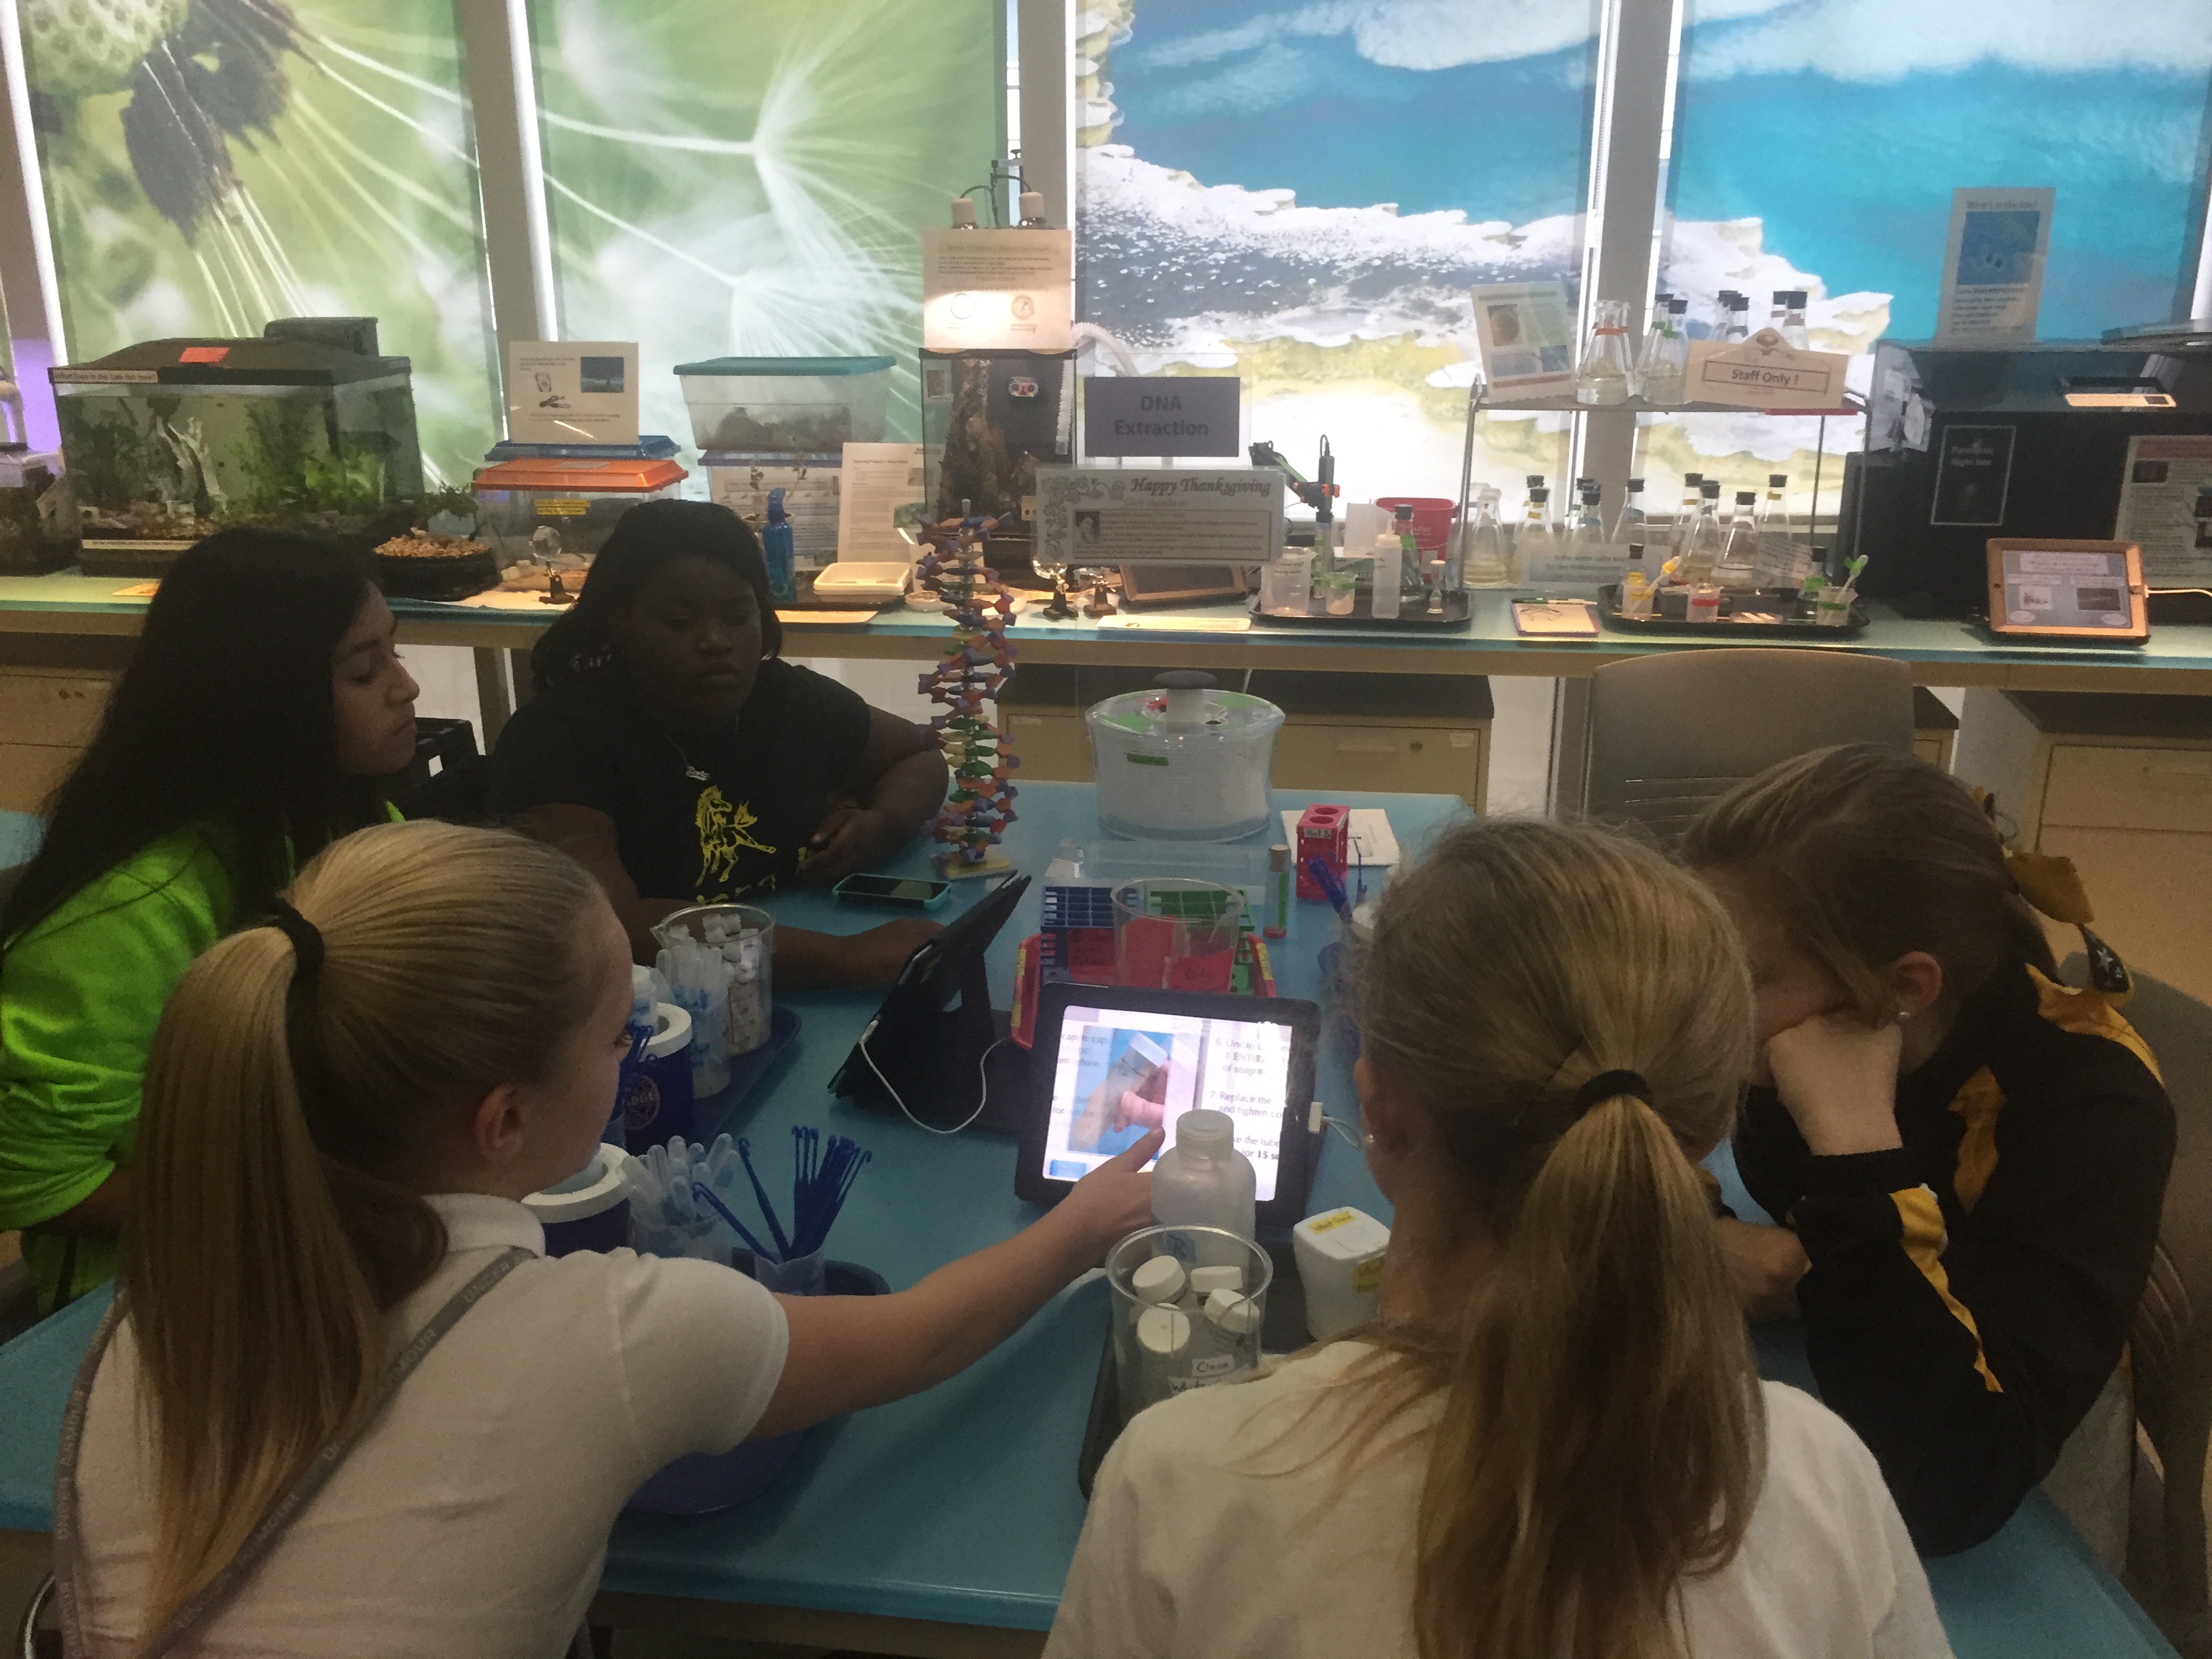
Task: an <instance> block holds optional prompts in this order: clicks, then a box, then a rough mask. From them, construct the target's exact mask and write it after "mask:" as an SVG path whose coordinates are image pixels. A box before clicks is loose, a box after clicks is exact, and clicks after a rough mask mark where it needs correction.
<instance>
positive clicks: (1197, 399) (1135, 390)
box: [1083, 374, 1244, 458]
mask: <svg viewBox="0 0 2212 1659" xmlns="http://www.w3.org/2000/svg"><path fill="white" fill-rule="evenodd" d="M1241 384H1242V383H1241V382H1240V381H1239V380H1237V377H1236V376H1235V375H1234V374H1144V375H1107V374H1094V375H1090V376H1087V377H1086V378H1085V380H1084V382H1083V453H1085V455H1088V456H1091V457H1093V458H1103V457H1109V456H1120V455H1146V456H1150V455H1161V456H1166V455H1218V456H1222V457H1225V458H1226V457H1230V456H1235V455H1241V454H1243V453H1244V452H1243V447H1242V446H1240V445H1239V444H1238V443H1237V414H1238V410H1237V392H1238V389H1239V387H1240V386H1241Z"/></svg>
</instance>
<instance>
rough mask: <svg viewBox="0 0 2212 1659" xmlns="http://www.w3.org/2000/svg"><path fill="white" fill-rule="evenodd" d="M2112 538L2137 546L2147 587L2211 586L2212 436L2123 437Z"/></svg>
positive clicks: (2176, 434)
mask: <svg viewBox="0 0 2212 1659" xmlns="http://www.w3.org/2000/svg"><path fill="white" fill-rule="evenodd" d="M2127 468H2128V471H2127V477H2126V478H2125V479H2124V481H2123V482H2122V483H2121V485H2120V515H2119V520H2118V523H2117V524H2115V525H2114V526H2113V528H2112V539H2113V540H2114V541H2116V542H2133V543H2135V544H2136V545H2137V546H2139V547H2141V548H2142V574H2143V586H2146V587H2212V436H2206V435H2197V434H2191V433H2175V434H2172V435H2166V436H2162V437H2152V436H2148V435H2137V436H2136V437H2133V438H2130V439H2129V440H2128V461H2127Z"/></svg>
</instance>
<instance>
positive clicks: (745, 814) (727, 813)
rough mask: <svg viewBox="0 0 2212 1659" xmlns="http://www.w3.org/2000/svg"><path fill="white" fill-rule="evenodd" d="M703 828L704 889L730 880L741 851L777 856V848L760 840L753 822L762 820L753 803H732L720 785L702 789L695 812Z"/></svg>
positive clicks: (696, 821) (694, 820)
mask: <svg viewBox="0 0 2212 1659" xmlns="http://www.w3.org/2000/svg"><path fill="white" fill-rule="evenodd" d="M691 821H692V823H694V824H696V826H697V827H698V830H699V886H700V890H702V891H704V890H706V889H707V888H708V886H709V885H711V884H718V883H722V882H726V881H728V880H729V878H730V872H732V871H733V870H734V869H736V868H737V864H738V852H739V851H740V850H741V849H742V848H748V847H750V848H752V850H753V851H754V852H756V853H766V854H768V855H769V857H770V858H773V857H775V848H773V847H770V846H769V844H768V843H767V842H763V841H761V840H759V839H757V837H756V836H754V835H753V833H752V828H753V825H755V824H756V823H759V822H760V819H759V817H758V816H757V814H755V812H754V811H753V809H752V807H751V805H750V804H749V803H746V802H744V801H740V802H738V804H737V805H734V806H732V805H731V804H730V801H729V798H728V797H727V796H726V795H724V794H723V793H722V792H721V790H720V787H717V786H716V785H714V784H711V783H710V784H708V786H707V787H705V788H704V789H702V790H701V791H700V792H699V805H698V806H697V808H696V810H695V811H693V813H692V815H691Z"/></svg>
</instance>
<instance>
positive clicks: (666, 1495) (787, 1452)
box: [629, 1254, 890, 1515]
mask: <svg viewBox="0 0 2212 1659" xmlns="http://www.w3.org/2000/svg"><path fill="white" fill-rule="evenodd" d="M738 1262H739V1263H740V1264H742V1266H741V1269H740V1270H741V1271H747V1272H750V1270H751V1267H752V1265H753V1263H752V1258H751V1256H750V1255H742V1254H741V1255H739V1256H738ZM763 1265H767V1264H763ZM792 1265H793V1267H797V1266H798V1265H799V1264H797V1263H793V1264H792ZM753 1276H754V1277H755V1278H759V1277H761V1275H760V1274H757V1273H755V1274H754V1275H753ZM822 1290H823V1294H824V1295H827V1296H882V1295H884V1294H885V1293H886V1292H888V1291H890V1284H889V1282H888V1281H886V1280H885V1279H884V1276H883V1275H882V1274H881V1273H877V1272H875V1271H873V1270H872V1269H871V1268H867V1267H860V1266H859V1265H858V1264H857V1263H854V1262H851V1261H831V1262H828V1263H825V1264H824V1266H823V1285H822ZM812 1432H813V1430H811V1429H800V1430H799V1431H796V1432H794V1433H792V1434H780V1435H777V1436H776V1437H775V1438H773V1439H770V1440H748V1441H746V1442H745V1443H744V1444H743V1445H739V1446H733V1447H732V1448H731V1449H729V1450H728V1451H726V1452H694V1453H692V1454H691V1455H690V1456H688V1457H679V1458H678V1459H677V1460H676V1461H675V1462H673V1463H671V1464H670V1465H669V1466H668V1467H667V1468H665V1469H662V1470H661V1471H660V1472H659V1474H655V1475H654V1476H653V1478H652V1479H651V1480H647V1482H646V1483H645V1484H644V1485H643V1486H640V1487H639V1488H638V1489H637V1490H636V1491H635V1492H633V1493H631V1494H630V1500H629V1507H630V1508H631V1509H633V1510H641V1511H642V1512H643V1513H645V1514H647V1515H712V1514H714V1512H715V1511H716V1510H726V1509H731V1508H734V1507H735V1506H736V1505H738V1504H743V1503H745V1502H747V1501H748V1500H749V1499H751V1498H757V1497H759V1496H760V1495H761V1493H763V1492H765V1491H767V1490H768V1488H769V1486H771V1485H772V1484H773V1483H774V1482H775V1478H776V1476H778V1475H779V1474H782V1473H783V1472H784V1470H785V1469H786V1468H788V1467H789V1466H790V1463H791V1460H792V1459H793V1458H794V1457H796V1456H798V1455H799V1448H800V1447H801V1446H803V1445H805V1443H806V1437H807V1436H808V1435H810V1434H811V1433H812Z"/></svg>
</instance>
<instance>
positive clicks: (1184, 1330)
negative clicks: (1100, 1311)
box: [1106, 1227, 1275, 1422]
mask: <svg viewBox="0 0 2212 1659" xmlns="http://www.w3.org/2000/svg"><path fill="white" fill-rule="evenodd" d="M1155 1260H1165V1261H1169V1262H1170V1263H1172V1264H1173V1267H1174V1271H1172V1272H1170V1271H1169V1270H1168V1269H1167V1268H1164V1267H1162V1268H1152V1269H1150V1270H1148V1271H1147V1272H1146V1274H1145V1279H1146V1283H1145V1284H1144V1285H1142V1286H1141V1287H1140V1286H1139V1279H1138V1275H1139V1270H1140V1269H1144V1268H1146V1264H1147V1263H1149V1262H1151V1261H1155ZM1202 1262H1212V1263H1215V1264H1217V1265H1214V1266H1212V1267H1205V1266H1200V1265H1198V1264H1200V1263H1202ZM1219 1264H1230V1265H1219ZM1194 1275H1195V1277H1196V1282H1195V1283H1194ZM1274 1277H1275V1264H1274V1263H1273V1261H1270V1260H1268V1257H1267V1252H1266V1251H1265V1250H1263V1249H1261V1248H1260V1247H1259V1246H1258V1245H1257V1244H1255V1243H1252V1242H1251V1241H1250V1240H1249V1239H1243V1238H1239V1237H1237V1235H1236V1234H1234V1233H1232V1232H1229V1231H1225V1230H1224V1229H1222V1228H1219V1227H1146V1228H1145V1229H1144V1230H1143V1231H1139V1232H1133V1233H1131V1234H1130V1235H1129V1236H1128V1237H1127V1238H1125V1239H1123V1240H1122V1241H1121V1243H1119V1244H1116V1245H1115V1247H1114V1248H1113V1249H1111V1250H1109V1251H1108V1252H1107V1255H1106V1283H1107V1285H1109V1287H1110V1289H1111V1291H1112V1295H1113V1298H1114V1301H1113V1313H1112V1318H1113V1322H1114V1381H1115V1391H1116V1392H1117V1393H1118V1394H1119V1395H1120V1396H1121V1419H1122V1421H1124V1422H1127V1420H1128V1419H1130V1418H1132V1417H1134V1416H1135V1415H1136V1414H1137V1413H1139V1412H1140V1411H1142V1410H1144V1408H1145V1407H1147V1406H1153V1405H1158V1403H1159V1402H1160V1401H1163V1400H1165V1399H1167V1398H1168V1397H1169V1396H1170V1395H1178V1394H1181V1393H1182V1392H1183V1391H1184V1390H1185V1389H1202V1388H1205V1387H1206V1386H1207V1385H1208V1384H1210V1383H1220V1382H1225V1381H1226V1380H1227V1379H1229V1378H1230V1377H1232V1376H1236V1375H1237V1373H1238V1372H1239V1371H1249V1370H1253V1369H1254V1368H1255V1367H1256V1366H1257V1365H1258V1364H1259V1363H1260V1330H1261V1326H1262V1325H1264V1324H1265V1323H1266V1322H1267V1287H1268V1285H1270V1284H1272V1283H1273V1280H1274ZM1217 1279H1218V1280H1223V1281H1233V1285H1231V1284H1228V1283H1224V1284H1223V1285H1220V1286H1219V1287H1218V1288H1217V1287H1215V1285H1214V1281H1215V1280H1217Z"/></svg>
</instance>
